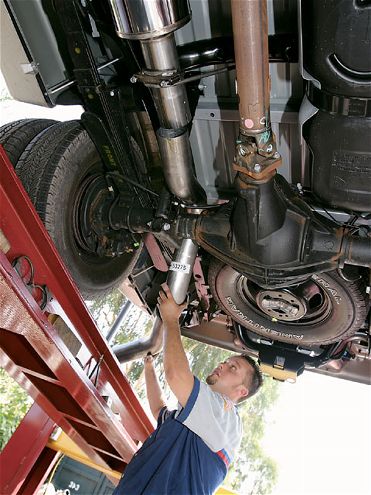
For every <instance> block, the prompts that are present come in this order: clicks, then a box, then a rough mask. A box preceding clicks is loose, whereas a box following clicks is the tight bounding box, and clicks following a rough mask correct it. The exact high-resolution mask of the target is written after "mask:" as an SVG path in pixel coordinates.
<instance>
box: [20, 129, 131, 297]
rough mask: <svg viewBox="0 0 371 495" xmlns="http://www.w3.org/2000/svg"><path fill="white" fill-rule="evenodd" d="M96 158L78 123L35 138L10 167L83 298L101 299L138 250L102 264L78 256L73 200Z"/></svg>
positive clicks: (98, 167)
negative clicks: (15, 163) (19, 180)
mask: <svg viewBox="0 0 371 495" xmlns="http://www.w3.org/2000/svg"><path fill="white" fill-rule="evenodd" d="M101 169H102V165H101V162H100V158H99V155H98V152H97V150H96V148H95V146H94V144H93V142H92V141H91V139H90V137H89V135H88V133H87V132H86V131H85V130H84V128H83V127H82V126H81V124H80V122H79V121H69V122H60V123H58V124H57V125H54V126H53V127H51V128H49V129H47V130H46V131H45V132H43V133H42V134H41V135H40V136H38V137H36V138H35V139H34V140H33V141H31V143H30V144H29V146H28V147H27V148H26V150H25V151H24V153H23V154H22V156H21V158H20V160H19V161H18V164H17V166H16V172H17V174H18V176H19V178H20V179H21V181H22V183H23V185H24V187H25V189H26V191H27V193H28V194H29V196H30V199H31V201H32V202H33V204H34V205H35V207H36V210H37V212H38V214H39V215H40V218H41V220H42V221H43V222H44V225H45V227H46V229H47V230H48V232H49V234H50V236H51V238H52V239H53V241H54V243H55V246H56V248H57V250H58V251H59V253H60V255H61V256H62V258H63V260H64V262H65V263H66V265H67V267H68V269H69V271H70V273H71V275H72V277H73V279H74V280H75V282H76V284H77V286H78V287H79V290H80V292H81V294H82V295H83V297H85V298H86V299H97V298H101V297H102V296H104V295H105V294H106V293H107V292H109V291H110V290H111V289H112V288H113V287H115V286H117V285H119V283H120V282H121V281H122V280H123V279H124V278H126V277H127V275H128V274H129V273H130V272H131V270H132V268H133V266H134V264H135V262H136V260H137V258H138V256H139V254H140V249H138V250H137V251H134V252H133V253H127V254H123V255H122V256H120V257H116V258H108V257H103V256H98V255H97V254H95V253H89V252H88V251H84V250H83V249H82V248H81V247H80V246H79V244H78V243H77V241H76V238H75V236H74V232H73V227H72V225H73V218H74V200H75V199H76V198H77V196H78V191H79V186H80V185H81V183H82V181H83V180H84V179H86V177H88V176H89V175H90V174H93V173H96V172H97V171H101Z"/></svg>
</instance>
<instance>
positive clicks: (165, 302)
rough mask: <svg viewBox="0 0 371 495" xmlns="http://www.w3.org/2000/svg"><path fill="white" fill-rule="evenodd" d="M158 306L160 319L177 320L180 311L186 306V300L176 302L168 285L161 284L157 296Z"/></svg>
mask: <svg viewBox="0 0 371 495" xmlns="http://www.w3.org/2000/svg"><path fill="white" fill-rule="evenodd" d="M157 302H158V308H159V310H160V315H161V318H162V321H164V322H168V321H174V320H175V321H179V317H180V315H181V314H182V311H183V310H184V309H185V308H186V307H187V301H186V302H184V303H182V304H177V303H176V302H175V300H174V298H173V295H172V293H171V291H170V289H169V287H168V285H167V284H166V283H165V284H162V285H161V290H160V292H159V296H158V298H157Z"/></svg>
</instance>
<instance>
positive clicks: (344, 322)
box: [209, 260, 367, 346]
mask: <svg viewBox="0 0 371 495" xmlns="http://www.w3.org/2000/svg"><path fill="white" fill-rule="evenodd" d="M209 285H210V289H211V292H212V294H213V296H214V298H215V300H216V301H217V303H218V304H219V306H220V308H221V309H222V310H223V311H225V313H226V314H228V315H230V316H231V317H232V318H233V319H234V320H235V321H237V322H238V323H240V324H241V325H242V326H243V327H245V328H246V329H248V330H250V331H252V332H254V333H256V334H258V335H263V336H264V337H265V338H268V339H271V340H278V341H281V342H286V343H290V344H300V345H307V346H308V345H309V346H310V345H321V344H324V345H325V344H329V343H332V342H337V341H339V340H342V339H345V338H346V337H348V336H349V335H352V334H353V333H355V332H356V331H357V330H358V329H359V328H360V326H361V325H362V324H363V323H364V320H365V318H366V314H367V308H366V305H367V303H366V294H365V291H364V290H363V284H362V281H361V279H360V280H357V281H355V282H349V281H346V280H344V279H343V278H342V277H341V276H340V274H339V273H338V272H337V271H332V272H326V273H320V274H314V275H313V276H312V278H311V279H309V280H308V281H306V282H305V283H301V284H298V285H297V286H293V287H287V288H283V289H274V290H273V289H272V290H267V289H263V288H261V287H259V286H258V285H256V284H255V283H254V282H252V281H251V280H249V279H248V278H247V277H245V276H244V275H242V274H240V273H238V272H237V271H236V270H234V269H233V268H232V267H230V266H228V265H225V264H224V263H221V262H220V261H217V260H214V261H213V262H212V263H211V265H210V269H209Z"/></svg>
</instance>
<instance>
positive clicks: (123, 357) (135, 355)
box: [112, 316, 163, 363]
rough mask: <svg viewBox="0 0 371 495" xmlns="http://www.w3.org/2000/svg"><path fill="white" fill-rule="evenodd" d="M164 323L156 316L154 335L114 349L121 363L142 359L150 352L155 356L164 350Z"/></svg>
mask: <svg viewBox="0 0 371 495" xmlns="http://www.w3.org/2000/svg"><path fill="white" fill-rule="evenodd" d="M162 336H163V330H162V321H161V318H160V317H159V316H156V317H155V319H154V322H153V327H152V333H151V335H150V336H149V337H148V338H147V339H138V340H135V341H134V342H128V343H127V344H119V345H115V346H114V347H112V352H113V353H114V354H115V356H116V357H117V359H118V360H119V362H120V363H127V362H128V361H134V360H135V359H142V358H143V357H144V356H146V355H147V354H148V353H149V352H150V353H151V354H153V355H154V356H155V355H156V354H158V353H159V352H161V350H162Z"/></svg>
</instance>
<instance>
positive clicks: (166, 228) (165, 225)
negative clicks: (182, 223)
mask: <svg viewBox="0 0 371 495" xmlns="http://www.w3.org/2000/svg"><path fill="white" fill-rule="evenodd" d="M170 229H171V225H170V224H169V223H164V225H163V226H162V230H170Z"/></svg>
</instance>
